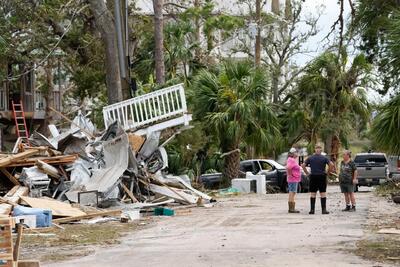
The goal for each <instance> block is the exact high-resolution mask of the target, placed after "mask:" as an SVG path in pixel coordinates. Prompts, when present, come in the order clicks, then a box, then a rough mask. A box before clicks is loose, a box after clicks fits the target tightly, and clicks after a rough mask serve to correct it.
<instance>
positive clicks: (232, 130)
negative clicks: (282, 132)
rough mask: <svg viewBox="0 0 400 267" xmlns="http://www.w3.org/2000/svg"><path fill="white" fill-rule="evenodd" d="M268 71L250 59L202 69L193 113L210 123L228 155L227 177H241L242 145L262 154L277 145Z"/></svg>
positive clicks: (197, 79) (194, 94)
mask: <svg viewBox="0 0 400 267" xmlns="http://www.w3.org/2000/svg"><path fill="white" fill-rule="evenodd" d="M267 85H268V80H267V78H266V76H265V72H264V71H262V70H261V69H254V67H253V66H252V64H251V63H250V62H247V61H246V62H231V61H228V62H224V63H223V64H222V65H221V66H220V68H219V69H218V70H217V71H216V72H215V73H214V72H210V71H208V70H202V71H200V72H199V73H198V75H196V77H195V78H194V82H193V86H192V91H191V93H192V101H193V102H192V103H193V114H194V116H195V118H196V119H197V120H199V121H201V122H203V123H204V124H205V125H208V126H209V128H210V130H211V131H212V135H213V136H214V137H215V139H216V140H218V143H219V148H220V149H221V151H222V153H223V154H225V157H224V170H223V173H224V177H225V179H228V180H227V181H230V180H231V179H233V178H235V177H238V171H239V161H240V147H241V145H243V146H246V145H252V146H253V147H254V148H255V149H256V152H257V153H259V154H262V153H266V152H267V151H268V149H271V147H273V146H274V140H276V139H275V138H277V137H278V126H279V124H278V120H277V118H276V116H275V113H274V111H273V109H272V107H271V106H270V105H268V104H267V102H266V91H267V90H266V87H267Z"/></svg>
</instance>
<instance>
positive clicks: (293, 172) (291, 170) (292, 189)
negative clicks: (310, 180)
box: [286, 147, 301, 213]
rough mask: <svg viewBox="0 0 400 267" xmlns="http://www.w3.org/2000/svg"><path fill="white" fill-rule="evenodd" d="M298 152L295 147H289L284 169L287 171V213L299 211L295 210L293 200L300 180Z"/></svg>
mask: <svg viewBox="0 0 400 267" xmlns="http://www.w3.org/2000/svg"><path fill="white" fill-rule="evenodd" d="M297 158H298V154H297V150H296V149H295V148H293V147H292V148H291V149H290V150H289V154H288V159H287V163H286V171H287V183H288V188H289V190H288V191H289V202H288V204H289V213H299V212H300V211H298V210H296V202H295V201H294V197H295V196H296V193H297V187H298V185H299V182H300V181H301V171H300V165H299V163H298V159H297Z"/></svg>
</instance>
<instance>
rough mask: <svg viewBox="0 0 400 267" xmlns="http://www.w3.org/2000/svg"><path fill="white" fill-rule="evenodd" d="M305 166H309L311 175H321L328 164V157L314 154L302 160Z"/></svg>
mask: <svg viewBox="0 0 400 267" xmlns="http://www.w3.org/2000/svg"><path fill="white" fill-rule="evenodd" d="M304 163H305V164H306V166H307V167H310V168H311V175H323V174H326V173H325V168H326V165H329V159H328V158H327V157H325V156H322V155H319V154H314V155H312V156H311V157H308V158H307V159H306V161H305V162H304Z"/></svg>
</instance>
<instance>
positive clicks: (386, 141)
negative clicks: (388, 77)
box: [371, 94, 400, 155]
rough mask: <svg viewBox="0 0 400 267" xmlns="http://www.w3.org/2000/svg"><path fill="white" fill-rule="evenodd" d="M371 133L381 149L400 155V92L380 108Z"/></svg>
mask: <svg viewBox="0 0 400 267" xmlns="http://www.w3.org/2000/svg"><path fill="white" fill-rule="evenodd" d="M371 133H372V139H373V140H374V141H375V143H376V144H377V145H378V146H379V147H380V148H381V149H383V150H385V151H386V152H388V153H391V154H393V155H400V94H397V96H395V97H394V98H393V99H391V100H390V101H389V102H388V103H386V104H385V105H383V106H382V107H381V108H380V109H379V111H378V115H377V116H376V117H375V119H374V120H373V123H372V128H371Z"/></svg>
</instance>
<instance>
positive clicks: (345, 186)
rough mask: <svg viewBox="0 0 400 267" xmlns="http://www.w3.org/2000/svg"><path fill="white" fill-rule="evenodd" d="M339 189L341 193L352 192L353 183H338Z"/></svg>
mask: <svg viewBox="0 0 400 267" xmlns="http://www.w3.org/2000/svg"><path fill="white" fill-rule="evenodd" d="M340 191H342V193H353V192H354V185H352V184H340Z"/></svg>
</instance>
